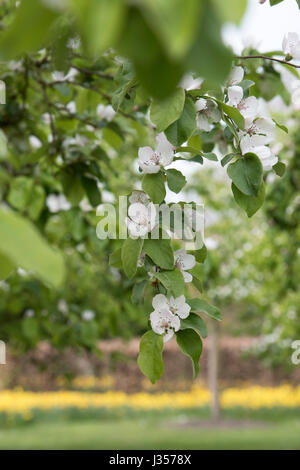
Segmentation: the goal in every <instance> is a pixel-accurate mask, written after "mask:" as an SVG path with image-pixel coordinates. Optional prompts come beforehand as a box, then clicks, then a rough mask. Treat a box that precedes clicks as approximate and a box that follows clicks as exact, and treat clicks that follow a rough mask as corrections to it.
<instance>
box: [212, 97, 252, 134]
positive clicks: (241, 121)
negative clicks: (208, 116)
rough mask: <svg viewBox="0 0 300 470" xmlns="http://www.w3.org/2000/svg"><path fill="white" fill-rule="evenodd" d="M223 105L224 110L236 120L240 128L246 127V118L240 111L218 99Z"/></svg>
mask: <svg viewBox="0 0 300 470" xmlns="http://www.w3.org/2000/svg"><path fill="white" fill-rule="evenodd" d="M216 101H217V102H218V103H219V104H220V105H221V107H222V109H223V111H224V113H225V114H227V116H228V117H229V118H230V119H231V120H232V121H233V122H235V124H236V125H237V126H238V128H239V129H242V130H243V129H245V119H244V117H243V116H242V115H241V113H240V112H239V110H238V109H237V108H234V107H233V106H228V104H225V103H223V102H222V101H219V100H216Z"/></svg>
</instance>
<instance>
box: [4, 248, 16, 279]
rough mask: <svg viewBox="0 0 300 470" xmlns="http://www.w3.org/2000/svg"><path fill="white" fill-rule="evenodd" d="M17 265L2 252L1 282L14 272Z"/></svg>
mask: <svg viewBox="0 0 300 470" xmlns="http://www.w3.org/2000/svg"><path fill="white" fill-rule="evenodd" d="M14 267H15V265H14V264H13V263H12V262H11V260H10V259H9V258H8V257H7V256H5V255H4V254H3V253H1V252H0V280H1V281H2V280H3V279H6V278H7V277H8V276H9V275H10V273H11V272H12V271H13V269H14Z"/></svg>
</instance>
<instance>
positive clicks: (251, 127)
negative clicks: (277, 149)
mask: <svg viewBox="0 0 300 470" xmlns="http://www.w3.org/2000/svg"><path fill="white" fill-rule="evenodd" d="M243 77H244V70H243V68H242V67H234V69H233V71H232V74H231V77H230V79H229V86H228V90H227V93H228V103H227V104H228V105H229V106H233V107H236V108H237V109H238V110H239V111H240V113H241V115H242V116H243V117H244V119H245V129H244V130H243V131H239V139H240V148H241V152H242V154H243V155H245V154H246V153H255V154H256V155H257V156H258V157H259V158H260V159H261V162H262V165H263V167H264V169H265V170H270V169H271V168H272V166H273V165H275V164H276V163H277V161H278V158H277V157H276V156H275V155H274V154H273V153H272V151H271V149H270V147H268V144H270V143H271V142H273V141H274V138H275V122H274V121H273V120H272V119H270V118H267V117H259V116H258V107H259V106H258V105H259V103H258V100H257V98H256V97H255V96H249V97H248V98H244V97H243V96H244V90H243V88H242V87H241V86H239V85H238V84H239V83H240V82H241V81H242V80H243Z"/></svg>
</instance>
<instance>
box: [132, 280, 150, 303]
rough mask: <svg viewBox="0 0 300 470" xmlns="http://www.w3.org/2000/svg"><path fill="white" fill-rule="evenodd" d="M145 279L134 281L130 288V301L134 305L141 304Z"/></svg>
mask: <svg viewBox="0 0 300 470" xmlns="http://www.w3.org/2000/svg"><path fill="white" fill-rule="evenodd" d="M146 284H147V281H146V280H143V281H140V282H136V283H135V284H134V286H133V289H132V294H131V302H132V303H133V304H134V305H137V304H141V303H142V301H143V298H144V291H145V287H146Z"/></svg>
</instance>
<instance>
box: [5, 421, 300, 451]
mask: <svg viewBox="0 0 300 470" xmlns="http://www.w3.org/2000/svg"><path fill="white" fill-rule="evenodd" d="M0 449H300V419H299V418H297V419H289V420H285V421H283V422H275V423H272V422H265V423H258V424H255V422H253V423H251V426H250V427H248V428H247V427H246V428H245V427H230V426H229V427H228V428H226V427H225V428H224V427H222V428H220V429H218V428H211V427H203V426H202V427H200V426H198V427H176V426H174V420H173V425H172V421H170V420H167V419H163V420H162V419H147V420H142V419H135V420H130V421H129V420H122V421H103V422H100V421H99V422H97V421H95V420H89V421H79V420H78V421H71V422H66V421H62V420H61V421H57V422H53V421H52V422H51V421H49V422H48V423H47V422H40V423H32V424H28V425H23V426H18V427H14V428H9V429H0Z"/></svg>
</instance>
